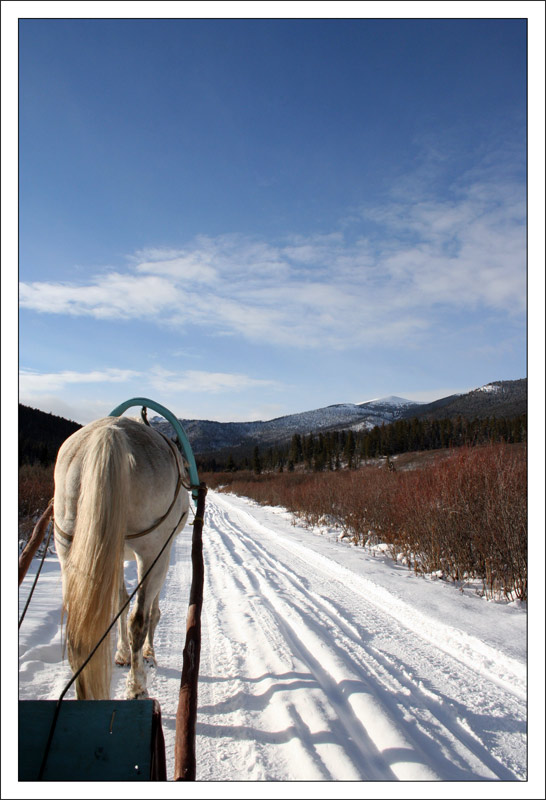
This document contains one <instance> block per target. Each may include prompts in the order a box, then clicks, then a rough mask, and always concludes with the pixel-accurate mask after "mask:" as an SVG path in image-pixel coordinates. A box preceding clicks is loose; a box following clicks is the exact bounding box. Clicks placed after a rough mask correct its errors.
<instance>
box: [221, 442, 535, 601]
mask: <svg viewBox="0 0 546 800" xmlns="http://www.w3.org/2000/svg"><path fill="white" fill-rule="evenodd" d="M205 480H206V482H207V484H208V485H209V486H211V487H212V488H215V487H218V486H224V487H225V488H226V490H228V491H233V492H235V493H236V494H240V495H244V496H247V497H251V498H253V499H254V500H256V501H257V502H259V503H261V504H265V505H281V506H284V507H285V508H287V509H288V510H289V511H291V512H292V513H293V514H294V515H295V516H296V517H297V518H298V519H300V520H303V521H304V522H305V523H307V524H309V525H316V524H319V523H321V522H333V523H335V524H337V525H339V526H340V528H341V529H342V530H343V531H344V532H345V533H346V534H347V535H349V536H350V537H351V538H352V540H353V541H354V542H355V543H356V544H361V545H363V546H366V545H371V544H376V543H378V542H383V543H386V544H388V545H389V552H390V553H391V555H392V557H393V558H398V557H399V556H400V555H402V556H404V557H405V559H406V561H407V563H408V565H409V566H410V567H411V568H413V569H414V570H415V571H416V572H418V573H427V574H430V573H432V572H438V571H441V573H442V575H443V576H444V577H445V578H447V579H451V580H454V581H462V580H464V579H465V578H479V579H480V580H481V581H482V585H483V592H484V594H485V595H486V596H487V597H493V596H498V594H499V593H503V594H504V595H505V596H506V597H507V598H514V597H517V598H520V599H526V598H527V468H526V452H525V449H524V448H522V447H520V446H514V445H503V444H495V445H488V446H484V447H474V448H470V447H467V448H460V449H458V450H457V451H454V452H453V454H452V455H451V456H450V457H449V458H445V457H444V458H442V459H440V460H438V461H437V462H436V463H432V464H430V463H429V464H427V465H426V466H424V467H423V468H422V469H415V470H411V471H409V470H408V471H397V472H387V471H385V470H380V469H377V468H374V467H364V468H363V469H360V470H342V471H339V472H321V473H310V474H305V473H282V474H278V473H277V474H262V475H254V474H253V473H250V472H248V473H237V472H235V473H221V474H212V475H207V476H206V477H205Z"/></svg>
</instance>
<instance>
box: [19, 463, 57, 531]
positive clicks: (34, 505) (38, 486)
mask: <svg viewBox="0 0 546 800" xmlns="http://www.w3.org/2000/svg"><path fill="white" fill-rule="evenodd" d="M53 469H54V468H53V465H52V464H50V465H49V466H47V467H44V466H43V465H42V464H38V463H35V464H23V465H22V466H21V467H20V468H19V514H18V516H19V542H20V544H22V546H24V545H25V544H26V542H27V541H28V538H29V536H30V535H31V533H32V531H33V529H34V526H35V524H36V522H37V521H38V519H39V518H40V516H41V515H42V513H43V512H44V511H45V509H46V508H47V506H48V504H49V501H50V500H51V498H52V497H53V488H54V487H53Z"/></svg>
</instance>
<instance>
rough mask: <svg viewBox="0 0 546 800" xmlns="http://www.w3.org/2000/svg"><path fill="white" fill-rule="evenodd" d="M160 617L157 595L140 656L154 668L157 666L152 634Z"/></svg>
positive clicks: (157, 595)
mask: <svg viewBox="0 0 546 800" xmlns="http://www.w3.org/2000/svg"><path fill="white" fill-rule="evenodd" d="M160 617H161V611H160V610H159V594H156V596H155V599H154V602H153V603H152V608H151V611H150V620H149V622H148V633H147V634H146V641H145V642H144V647H143V649H142V655H143V656H144V658H145V659H146V661H150V662H151V663H152V664H153V665H154V667H156V666H157V661H156V657H155V650H154V633H155V629H156V627H157V623H158V622H159V618H160Z"/></svg>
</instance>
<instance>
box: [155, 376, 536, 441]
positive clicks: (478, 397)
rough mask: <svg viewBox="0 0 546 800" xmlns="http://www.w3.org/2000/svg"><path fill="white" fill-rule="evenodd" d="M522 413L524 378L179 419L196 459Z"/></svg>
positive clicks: (160, 423)
mask: <svg viewBox="0 0 546 800" xmlns="http://www.w3.org/2000/svg"><path fill="white" fill-rule="evenodd" d="M526 411H527V379H526V378H522V379H520V380H515V381H495V382H493V383H488V384H486V385H485V386H481V387H479V388H477V389H473V390H472V391H470V392H467V393H465V394H460V395H457V394H456V395H449V396H448V397H443V398H441V399H440V400H435V401H434V402H432V403H418V402H415V401H413V400H407V399H405V398H403V397H397V396H396V395H389V396H387V397H380V398H376V399H374V400H368V401H366V402H363V403H358V404H354V403H337V404H335V405H331V406H326V407H325V408H317V409H314V410H313V411H304V412H302V413H299V414H289V415H286V416H283V417H277V418H276V419H272V420H268V421H265V422H264V421H259V422H214V421H211V420H196V419H181V420H180V422H181V424H182V427H183V428H184V430H185V431H186V434H187V436H188V439H189V441H190V444H191V446H192V449H193V451H194V453H195V454H196V455H203V454H212V453H217V452H220V451H223V452H224V453H226V452H227V451H233V453H234V455H236V454H237V453H239V454H240V453H241V452H242V451H244V452H249V451H250V449H251V448H252V447H254V446H255V445H260V446H265V447H272V446H274V445H281V444H286V442H287V441H289V440H290V439H291V438H292V436H293V435H294V434H295V433H299V434H309V433H320V432H325V431H332V430H349V429H352V430H354V431H360V430H366V429H368V430H369V429H371V428H373V427H375V426H376V425H379V426H380V425H382V424H383V423H384V424H385V425H388V424H390V423H391V422H395V421H396V420H398V419H411V418H412V417H417V418H428V419H443V418H444V419H445V418H453V419H454V418H456V417H459V416H460V417H463V418H465V419H475V418H485V417H514V416H518V415H520V414H525V413H526ZM151 422H152V424H154V425H155V426H157V427H158V428H159V429H160V430H162V431H163V432H164V433H167V434H169V435H172V428H171V426H170V424H169V423H168V422H165V421H164V420H163V419H162V418H161V417H154V418H152V419H151Z"/></svg>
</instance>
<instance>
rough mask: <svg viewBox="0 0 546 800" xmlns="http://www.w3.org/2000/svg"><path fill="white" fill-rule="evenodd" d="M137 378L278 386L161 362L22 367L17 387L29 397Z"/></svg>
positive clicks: (179, 387)
mask: <svg viewBox="0 0 546 800" xmlns="http://www.w3.org/2000/svg"><path fill="white" fill-rule="evenodd" d="M137 379H138V381H139V385H141V386H142V385H144V387H146V386H148V387H150V388H152V389H157V390H161V391H164V392H167V393H175V392H184V393H190V392H194V393H196V394H217V393H218V392H240V391H243V390H245V389H250V388H256V387H270V388H272V387H277V388H278V387H279V384H278V382H276V381H272V380H264V379H260V378H252V377H251V376H249V375H244V374H242V373H228V372H205V371H201V370H186V371H184V372H173V371H171V370H167V369H164V368H163V367H161V366H155V367H154V368H153V369H151V370H150V371H147V372H139V371H135V370H123V369H115V368H112V369H105V370H91V371H89V372H75V371H71V370H64V371H62V372H38V371H37V370H30V369H24V368H23V369H21V370H20V372H19V389H20V393H21V396H22V397H26V398H31V397H33V396H35V395H41V394H47V393H50V392H62V391H64V390H65V389H69V388H70V387H74V386H80V387H81V386H82V385H83V384H89V383H95V384H101V383H103V384H110V383H125V384H129V383H130V382H131V381H133V380H137Z"/></svg>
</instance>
